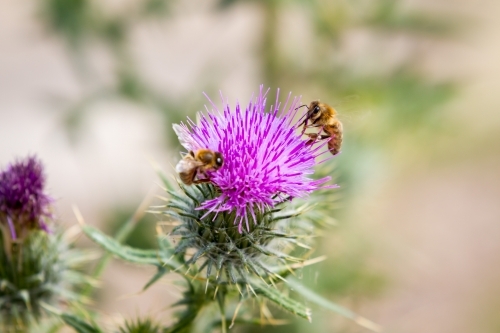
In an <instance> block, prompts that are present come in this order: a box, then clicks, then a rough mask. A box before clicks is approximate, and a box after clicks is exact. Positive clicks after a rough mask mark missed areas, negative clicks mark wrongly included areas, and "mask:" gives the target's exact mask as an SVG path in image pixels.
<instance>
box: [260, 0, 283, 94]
mask: <svg viewBox="0 0 500 333" xmlns="http://www.w3.org/2000/svg"><path fill="white" fill-rule="evenodd" d="M262 4H263V7H264V8H263V9H264V31H263V37H262V46H261V54H262V59H263V73H262V74H263V77H264V81H265V82H267V85H268V86H271V87H275V86H277V84H278V77H279V73H280V70H279V64H278V63H279V61H278V60H279V59H278V58H279V56H278V55H279V51H278V45H277V40H278V36H277V32H278V4H277V3H276V0H269V1H263V2H262Z"/></svg>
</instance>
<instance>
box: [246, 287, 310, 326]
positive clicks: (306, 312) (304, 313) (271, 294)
mask: <svg viewBox="0 0 500 333" xmlns="http://www.w3.org/2000/svg"><path fill="white" fill-rule="evenodd" d="M248 283H249V284H250V285H251V286H252V288H253V289H254V291H255V293H256V294H258V295H262V296H264V297H266V298H267V299H269V300H270V301H272V302H274V303H275V304H277V305H279V306H281V307H282V308H283V309H285V310H287V311H290V312H291V313H293V314H296V315H297V316H299V317H302V318H305V319H307V320H308V321H311V309H309V308H307V307H306V306H305V305H304V304H302V303H299V302H297V301H296V300H294V299H291V298H290V297H288V296H286V295H284V294H283V293H281V292H280V291H279V290H277V289H276V288H274V287H271V286H268V285H267V284H265V283H264V282H262V281H258V280H255V279H252V280H250V281H248Z"/></svg>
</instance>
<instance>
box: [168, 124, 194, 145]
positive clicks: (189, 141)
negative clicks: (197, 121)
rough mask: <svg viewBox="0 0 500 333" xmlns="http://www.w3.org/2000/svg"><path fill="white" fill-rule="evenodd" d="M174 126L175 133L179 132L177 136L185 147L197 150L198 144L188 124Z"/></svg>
mask: <svg viewBox="0 0 500 333" xmlns="http://www.w3.org/2000/svg"><path fill="white" fill-rule="evenodd" d="M172 128H173V129H174V132H175V134H177V137H178V138H179V142H180V143H181V145H182V146H183V147H184V148H186V149H187V150H196V148H198V144H197V143H196V141H195V140H194V139H193V137H192V136H191V135H190V134H189V131H188V129H187V128H186V126H182V125H179V124H173V125H172Z"/></svg>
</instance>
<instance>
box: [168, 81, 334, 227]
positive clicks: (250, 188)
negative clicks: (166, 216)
mask: <svg viewBox="0 0 500 333" xmlns="http://www.w3.org/2000/svg"><path fill="white" fill-rule="evenodd" d="M268 91H269V90H267V91H266V92H264V91H263V87H262V86H261V87H260V91H259V94H258V96H257V97H256V98H255V100H254V101H250V103H249V104H248V106H247V107H246V109H245V110H242V109H241V107H240V105H239V104H238V103H237V104H236V108H235V111H231V108H230V107H229V104H228V102H225V103H224V108H223V112H221V111H220V110H219V109H218V108H217V106H215V104H214V103H213V102H212V101H211V100H210V98H208V96H207V99H208V100H209V102H210V103H211V104H212V106H213V108H214V109H215V111H214V110H212V111H209V110H208V108H207V114H201V117H200V121H199V123H198V124H195V123H194V122H193V121H191V120H189V121H188V125H189V126H188V125H185V124H181V125H180V126H176V132H177V134H178V136H179V140H180V142H181V144H182V145H183V146H184V148H186V149H187V150H188V151H190V150H193V151H196V150H198V149H202V148H208V149H211V150H214V151H218V152H220V153H222V155H223V157H224V165H223V166H222V167H221V168H220V169H219V170H217V171H213V172H208V174H209V176H210V178H211V181H212V182H213V183H214V184H215V185H216V186H217V187H218V188H219V189H220V195H219V196H217V197H216V198H214V199H211V200H207V201H205V202H203V203H202V204H201V206H200V207H199V208H198V209H201V210H206V211H207V213H206V214H205V215H208V214H209V213H211V212H215V213H218V212H224V211H226V212H235V213H236V219H235V223H237V224H238V230H239V232H240V233H241V232H242V227H243V224H245V226H246V229H247V230H249V223H258V221H256V218H255V213H256V211H258V212H264V211H265V210H266V209H268V208H271V207H274V205H276V204H277V203H278V202H280V201H283V200H285V199H288V198H290V199H291V198H295V197H304V196H307V195H308V194H309V193H311V192H312V191H315V190H317V189H320V188H325V187H328V186H324V185H323V186H322V184H324V183H325V182H327V181H328V180H330V177H325V178H321V179H318V180H314V179H312V178H309V175H311V174H312V173H313V172H314V170H313V168H314V166H315V165H316V164H317V163H316V157H318V156H319V155H320V152H319V151H320V148H321V147H322V146H323V145H325V143H326V142H323V143H319V142H318V143H315V144H314V145H306V141H307V140H305V139H304V138H303V137H302V136H301V135H300V133H298V131H297V130H296V129H297V126H298V122H297V121H295V120H294V118H295V115H296V113H297V107H298V106H299V105H300V104H299V102H300V100H299V98H293V100H292V103H291V105H290V106H289V107H287V104H288V101H289V99H290V96H289V97H288V100H287V102H286V103H285V106H283V107H280V103H279V102H278V97H279V90H278V93H277V96H276V103H275V105H274V107H273V106H272V107H271V109H270V112H266V110H265V109H266V99H267V98H266V96H267V92H268ZM223 101H224V100H223ZM280 108H281V111H280ZM249 220H250V221H249Z"/></svg>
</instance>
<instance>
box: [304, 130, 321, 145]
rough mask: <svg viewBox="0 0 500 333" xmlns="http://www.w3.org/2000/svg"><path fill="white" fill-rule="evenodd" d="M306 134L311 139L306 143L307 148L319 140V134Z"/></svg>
mask: <svg viewBox="0 0 500 333" xmlns="http://www.w3.org/2000/svg"><path fill="white" fill-rule="evenodd" d="M304 134H305V135H307V136H308V137H309V140H307V142H306V146H310V145H312V144H313V143H315V142H316V140H317V139H318V134H316V133H304Z"/></svg>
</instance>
